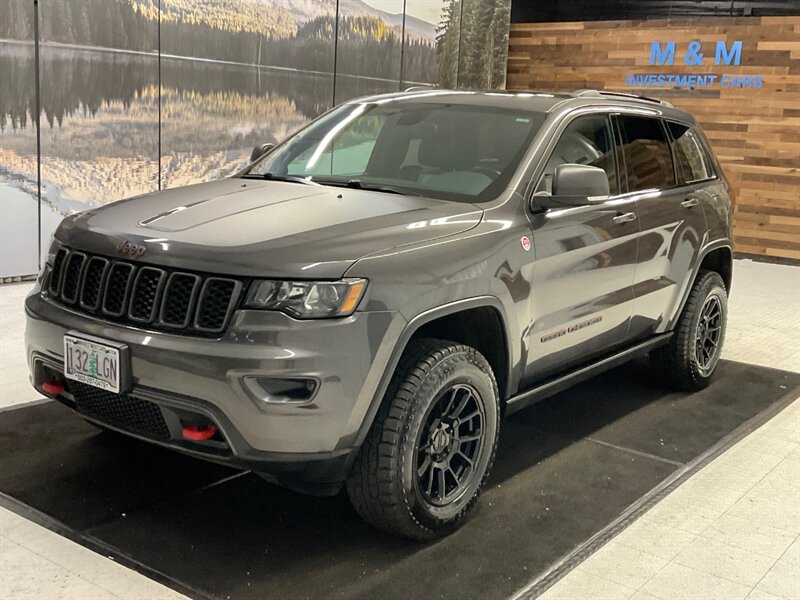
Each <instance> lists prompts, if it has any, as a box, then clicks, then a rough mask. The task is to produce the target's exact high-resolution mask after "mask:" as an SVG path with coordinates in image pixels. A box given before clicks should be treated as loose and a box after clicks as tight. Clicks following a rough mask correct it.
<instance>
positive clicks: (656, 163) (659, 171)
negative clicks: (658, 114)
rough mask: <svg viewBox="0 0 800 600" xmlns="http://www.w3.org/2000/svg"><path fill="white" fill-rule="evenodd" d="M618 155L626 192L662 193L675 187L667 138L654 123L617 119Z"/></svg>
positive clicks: (641, 118) (658, 124) (624, 118)
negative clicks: (619, 136)
mask: <svg viewBox="0 0 800 600" xmlns="http://www.w3.org/2000/svg"><path fill="white" fill-rule="evenodd" d="M619 119H620V122H621V125H622V127H621V129H622V155H623V157H624V159H625V175H626V178H627V181H628V191H629V192H640V191H642V190H652V189H663V188H669V187H672V186H674V185H675V172H674V169H673V166H672V154H671V152H670V149H669V143H668V142H667V134H666V131H664V128H663V126H662V125H661V122H660V121H659V120H658V119H653V118H650V117H633V116H628V115H623V116H621V117H619Z"/></svg>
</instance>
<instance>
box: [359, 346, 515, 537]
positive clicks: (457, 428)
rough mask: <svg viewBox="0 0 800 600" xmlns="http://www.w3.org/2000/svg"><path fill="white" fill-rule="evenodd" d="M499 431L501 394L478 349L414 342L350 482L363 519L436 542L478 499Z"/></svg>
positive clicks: (365, 442) (454, 527)
mask: <svg viewBox="0 0 800 600" xmlns="http://www.w3.org/2000/svg"><path fill="white" fill-rule="evenodd" d="M499 432H500V394H499V393H498V390H497V383H496V381H495V378H494V373H493V372H492V368H491V366H490V365H489V363H488V361H487V360H486V359H485V358H484V357H483V355H482V354H481V353H480V352H478V351H477V350H476V349H475V348H471V347H470V346H466V345H464V344H458V343H455V342H449V341H445V340H438V339H414V340H412V341H411V342H409V345H408V347H407V348H406V350H405V351H404V353H403V356H402V358H401V359H400V363H399V364H398V366H397V369H396V370H395V374H394V377H393V378H392V381H391V383H390V384H389V388H388V389H387V391H386V394H385V396H384V399H383V402H382V404H381V407H380V409H379V410H378V414H377V415H376V416H375V420H374V421H373V424H372V428H371V429H370V431H369V433H368V434H367V437H366V439H365V440H364V443H363V444H362V446H361V450H360V451H359V454H358V457H357V458H356V460H355V463H354V465H353V469H352V471H351V473H350V476H349V477H348V479H347V494H348V496H349V497H350V501H351V502H352V504H353V507H354V508H355V509H356V511H358V513H359V514H360V515H361V516H362V517H363V518H364V520H365V521H367V522H368V523H370V524H372V525H374V526H375V527H379V528H380V529H383V530H385V531H388V532H390V533H394V534H396V535H400V536H403V537H408V538H413V539H417V540H433V539H436V538H439V537H442V536H444V535H447V534H448V533H450V532H452V531H454V530H455V529H457V528H458V527H459V526H460V525H461V524H462V523H463V522H464V521H465V520H466V518H467V515H468V514H469V513H470V511H471V510H472V509H473V508H474V506H475V503H476V502H477V501H478V497H479V496H480V493H481V490H482V488H483V485H484V483H485V482H486V478H487V477H488V474H489V471H490V469H491V466H492V463H493V461H494V454H495V450H496V448H497V439H498V435H499Z"/></svg>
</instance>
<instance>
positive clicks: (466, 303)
mask: <svg viewBox="0 0 800 600" xmlns="http://www.w3.org/2000/svg"><path fill="white" fill-rule="evenodd" d="M485 307H489V308H493V309H496V310H497V311H498V313H499V315H500V322H501V326H502V327H503V329H504V330H505V332H506V352H507V355H508V366H507V371H508V372H507V373H505V374H504V377H505V378H506V389H510V388H509V386H510V385H511V383H512V381H513V369H514V368H513V360H512V356H513V355H512V353H511V338H510V336H509V335H508V318H507V313H506V309H505V307H504V306H503V303H502V302H501V301H500V299H499V298H497V297H496V296H476V297H474V298H466V299H464V300H457V301H455V302H451V303H448V304H443V305H441V306H437V307H434V308H431V309H429V310H426V311H424V312H422V313H420V314H418V315H417V316H416V317H414V318H413V319H411V320H410V321H409V322H408V323H407V324H406V326H405V328H404V329H403V332H402V333H401V334H400V337H399V338H398V340H397V343H396V344H395V347H394V350H392V354H391V357H390V358H389V362H388V363H387V364H386V367H385V369H384V371H383V375H382V376H381V380H380V383H379V384H378V387H377V389H376V390H375V394H374V396H373V397H372V402H371V403H370V405H369V408H368V409H367V413H366V414H365V415H364V420H363V421H362V422H361V426H360V427H359V429H358V434H357V436H356V439H355V443H354V446H355V447H356V448H359V447H361V445H362V444H363V443H364V439H365V438H366V437H367V433H369V430H370V428H371V427H372V423H373V421H374V420H375V415H377V414H378V409H379V408H380V406H381V403H382V402H383V397H384V396H385V395H386V390H387V389H388V387H389V383H390V382H391V380H392V377H393V376H394V372H395V369H397V365H398V363H399V362H400V357H401V356H402V355H403V352H405V349H406V347H407V346H408V342H409V341H411V338H412V337H413V336H414V334H415V333H416V332H417V331H418V330H419V329H420V328H421V327H422V326H423V325H425V324H426V323H430V322H431V321H434V320H436V319H439V318H441V317H446V316H448V315H452V314H455V313H458V312H461V311H464V310H470V309H473V308H485Z"/></svg>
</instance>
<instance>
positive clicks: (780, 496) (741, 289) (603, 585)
mask: <svg viewBox="0 0 800 600" xmlns="http://www.w3.org/2000/svg"><path fill="white" fill-rule="evenodd" d="M29 287H30V286H29V285H13V286H2V287H0V332H1V334H0V343H1V344H2V347H1V348H0V350H1V351H2V353H1V354H0V406H3V407H8V406H11V405H14V404H20V403H23V402H29V401H32V400H36V399H37V395H36V394H35V393H34V392H33V390H32V389H30V388H29V385H28V383H27V373H26V370H25V363H24V356H23V353H22V352H21V351H20V348H21V340H22V330H23V318H22V310H21V302H22V298H23V297H24V294H25V293H26V291H27V290H28V289H29ZM730 313H731V316H730V320H729V329H728V339H727V340H726V346H725V353H724V355H723V356H724V358H726V359H728V360H733V361H740V362H744V363H750V364H756V365H762V366H766V367H773V368H777V369H782V370H786V371H795V372H800V269H797V268H792V267H785V266H778V265H769V264H763V263H753V262H750V261H737V263H736V266H735V272H734V291H733V295H732V298H731V303H730ZM768 410H769V409H768ZM1 414H2V413H0V415H1ZM521 414H524V413H521ZM1 418H2V417H0V419H1ZM799 511H800V403H799V402H794V403H791V404H789V405H788V406H787V407H786V408H784V409H783V410H781V411H780V412H778V414H776V415H775V416H773V417H772V418H771V419H770V420H769V421H767V422H766V423H765V424H764V425H762V426H761V427H759V428H758V429H757V430H756V431H754V432H753V433H751V434H750V435H748V436H747V437H745V438H744V439H743V440H742V441H740V442H739V443H737V444H735V445H734V446H732V447H731V448H730V449H728V450H727V451H726V452H724V453H723V454H721V455H720V456H718V457H717V458H716V459H715V460H714V461H713V462H711V463H710V464H708V465H707V466H705V467H704V468H702V469H700V470H699V471H698V472H697V473H695V474H694V475H693V476H692V477H691V478H689V479H688V480H687V481H686V482H684V483H683V484H682V485H680V486H679V487H678V488H677V489H676V490H675V491H673V492H672V493H670V494H669V495H667V496H666V497H665V498H664V499H663V500H661V501H660V502H658V503H657V504H655V505H654V506H653V507H652V508H650V509H649V510H648V511H647V512H645V513H644V514H643V516H641V517H640V518H638V520H635V522H633V524H631V525H630V526H629V527H627V528H626V529H624V530H623V531H622V532H621V533H619V534H618V535H616V537H613V539H612V540H611V541H609V542H608V543H607V544H605V546H603V547H602V548H600V549H599V550H598V551H597V552H595V553H594V554H593V555H591V556H590V557H589V558H588V559H587V560H585V561H584V562H582V563H580V564H579V565H578V566H577V568H575V569H574V570H572V571H570V572H568V573H567V574H566V576H564V577H563V578H562V579H560V581H557V582H556V583H555V585H553V586H552V587H550V588H549V589H548V590H547V591H545V592H544V595H543V596H542V597H545V598H576V599H578V598H637V599H646V598H661V599H662V600H671V599H672V598H747V597H749V598H765V599H769V598H786V599H790V598H800V557H799V555H800V542H798V536H800V512H799ZM615 532H616V530H615ZM532 535H534V533H532ZM565 564H566V563H565ZM248 575H249V574H248ZM530 576H531V577H534V580H533V581H531V584H530V585H529V586H527V587H526V588H524V589H523V590H521V592H520V594H519V595H520V596H521V597H532V594H533V593H538V592H540V591H542V589H544V587H545V586H543V585H542V581H543V579H542V577H541V576H537V575H536V573H530ZM0 597H2V598H156V597H158V598H172V597H180V596H179V594H177V593H175V592H173V591H172V590H170V589H168V588H165V587H163V586H161V585H160V584H157V583H155V582H153V581H152V580H150V579H147V578H145V577H144V576H142V575H139V574H138V573H136V572H134V571H132V570H129V569H127V568H125V567H122V566H120V565H118V564H115V563H114V562H113V561H111V560H109V559H107V558H105V557H104V556H101V555H100V554H96V553H94V552H92V551H90V550H87V549H86V548H84V547H83V546H80V545H78V544H76V543H74V542H72V541H69V540H68V539H66V538H64V537H61V536H59V535H57V534H55V533H52V532H51V531H48V530H47V529H45V528H42V527H40V526H38V525H35V524H34V523H32V522H31V521H28V520H26V519H23V518H22V517H19V516H17V515H16V514H14V513H12V512H10V511H8V510H6V509H3V508H0Z"/></svg>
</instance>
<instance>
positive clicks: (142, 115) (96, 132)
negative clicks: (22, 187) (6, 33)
mask: <svg viewBox="0 0 800 600" xmlns="http://www.w3.org/2000/svg"><path fill="white" fill-rule="evenodd" d="M39 27H40V44H39V48H40V50H39V52H40V69H41V75H40V77H41V79H40V81H41V84H40V93H41V108H42V116H41V126H42V156H41V160H42V200H43V205H42V212H43V214H44V213H48V214H51V213H52V214H54V215H56V217H59V216H61V215H67V214H70V213H72V212H75V211H80V210H85V209H87V208H90V207H92V206H98V205H102V204H106V203H108V202H113V201H115V200H120V199H122V198H127V197H129V196H134V195H136V194H142V193H145V192H151V191H153V190H155V189H157V188H158V112H157V109H158V53H157V51H158V10H157V9H156V8H155V7H154V6H153V3H152V2H130V1H128V0H40V1H39ZM55 220H56V221H57V220H58V219H55ZM53 229H54V223H53V222H51V221H46V220H45V219H43V221H42V237H43V243H44V244H47V241H48V239H49V237H50V234H51V233H52V231H53Z"/></svg>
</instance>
